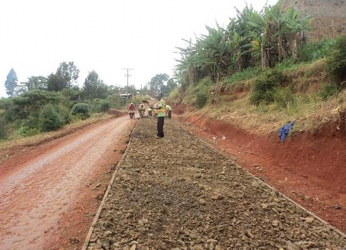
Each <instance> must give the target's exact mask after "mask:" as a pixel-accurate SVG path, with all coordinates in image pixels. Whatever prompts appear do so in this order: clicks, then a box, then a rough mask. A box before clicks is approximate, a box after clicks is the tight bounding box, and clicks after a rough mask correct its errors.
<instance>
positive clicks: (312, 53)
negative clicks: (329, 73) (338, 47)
mask: <svg viewBox="0 0 346 250" xmlns="http://www.w3.org/2000/svg"><path fill="white" fill-rule="evenodd" d="M335 44H336V40H335V39H333V38H326V39H323V40H320V41H318V42H316V43H303V44H302V45H301V46H299V47H298V53H299V61H303V62H307V61H316V60H318V59H322V58H327V57H329V56H331V54H332V51H333V50H334V48H335Z"/></svg>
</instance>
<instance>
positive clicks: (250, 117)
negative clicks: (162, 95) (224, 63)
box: [169, 38, 346, 133]
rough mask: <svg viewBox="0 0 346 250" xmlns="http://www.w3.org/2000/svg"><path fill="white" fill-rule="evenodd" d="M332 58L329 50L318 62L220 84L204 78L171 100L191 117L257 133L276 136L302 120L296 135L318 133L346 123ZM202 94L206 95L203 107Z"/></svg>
mask: <svg viewBox="0 0 346 250" xmlns="http://www.w3.org/2000/svg"><path fill="white" fill-rule="evenodd" d="M342 39H344V38H340V40H342ZM329 41H330V40H328V43H329ZM338 41H339V40H338ZM338 44H340V42H339V43H338ZM342 48H343V47H342ZM336 50H337V51H340V48H339V47H336ZM339 53H340V52H339ZM331 54H332V52H331V51H328V52H327V54H325V56H324V59H319V60H316V61H313V62H300V63H293V62H289V63H287V62H285V63H282V64H278V65H277V66H276V67H274V68H273V69H270V70H266V71H261V70H260V69H258V68H256V67H253V68H248V69H246V70H244V71H242V72H238V73H236V74H233V75H230V76H228V77H225V78H224V79H223V80H222V81H220V82H219V83H216V82H212V81H211V80H210V79H209V78H205V79H203V80H202V81H200V83H199V84H195V85H190V86H189V87H188V88H187V89H186V91H185V92H182V91H181V90H180V91H176V92H175V95H173V94H172V95H171V96H170V97H169V101H170V102H175V103H176V102H179V101H181V103H183V104H185V105H186V106H188V107H189V108H188V111H187V112H186V115H192V114H193V115H197V116H199V115H206V116H208V117H210V118H214V119H221V120H227V121H229V122H232V123H233V124H237V125H239V126H241V127H243V128H245V129H248V130H254V131H255V132H256V133H258V132H266V133H268V132H273V131H275V132H276V131H277V129H278V128H279V127H280V126H282V125H283V124H285V123H286V122H287V121H292V120H296V121H297V123H296V125H295V131H300V130H308V131H314V130H316V129H318V128H319V127H320V126H322V125H323V124H325V123H328V122H334V123H336V126H338V124H340V123H341V122H344V121H343V120H342V119H343V116H344V114H345V112H346V90H345V89H344V88H342V87H340V86H341V84H340V81H341V80H337V78H336V77H335V74H332V73H333V72H332V71H331V70H330V67H328V66H327V65H329V62H330V61H331V60H334V59H333V58H334V57H333V56H330V55H331ZM333 55H335V53H334V54H333ZM343 72H344V71H343ZM199 95H204V99H203V100H204V105H201V103H200V101H199V99H198V96H199Z"/></svg>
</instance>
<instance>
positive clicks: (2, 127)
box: [0, 116, 7, 140]
mask: <svg viewBox="0 0 346 250" xmlns="http://www.w3.org/2000/svg"><path fill="white" fill-rule="evenodd" d="M6 138H7V133H6V123H5V118H4V117H3V116H0V140H5V139H6Z"/></svg>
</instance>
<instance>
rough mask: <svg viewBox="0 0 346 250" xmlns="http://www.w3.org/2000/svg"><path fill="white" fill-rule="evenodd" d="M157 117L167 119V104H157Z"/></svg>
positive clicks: (162, 102)
mask: <svg viewBox="0 0 346 250" xmlns="http://www.w3.org/2000/svg"><path fill="white" fill-rule="evenodd" d="M157 107H158V109H157V117H165V115H166V105H165V102H164V101H163V100H161V101H159V103H158V104H157Z"/></svg>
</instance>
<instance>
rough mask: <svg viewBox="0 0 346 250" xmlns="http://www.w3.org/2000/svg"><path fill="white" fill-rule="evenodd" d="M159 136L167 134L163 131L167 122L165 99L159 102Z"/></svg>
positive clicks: (157, 108)
mask: <svg viewBox="0 0 346 250" xmlns="http://www.w3.org/2000/svg"><path fill="white" fill-rule="evenodd" d="M155 109H156V110H157V125H156V127H157V138H163V137H164V136H165V134H164V133H163V125H164V123H165V115H166V104H165V101H164V100H163V99H160V101H159V102H158V103H157V107H156V108H155Z"/></svg>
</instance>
